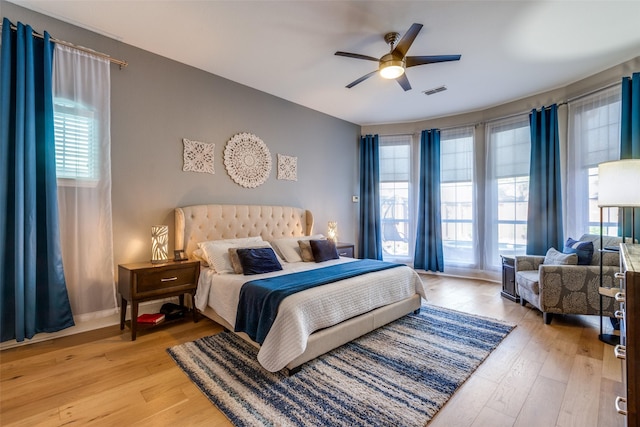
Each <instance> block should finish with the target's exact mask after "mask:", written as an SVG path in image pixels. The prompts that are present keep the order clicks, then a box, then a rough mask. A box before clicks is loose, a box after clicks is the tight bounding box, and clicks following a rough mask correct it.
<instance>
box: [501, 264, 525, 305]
mask: <svg viewBox="0 0 640 427" xmlns="http://www.w3.org/2000/svg"><path fill="white" fill-rule="evenodd" d="M500 257H501V258H502V291H501V292H500V295H502V296H503V297H504V298H507V299H509V300H511V301H514V302H519V301H520V296H519V295H518V293H517V292H516V267H515V263H516V259H515V258H513V257H509V256H505V255H500Z"/></svg>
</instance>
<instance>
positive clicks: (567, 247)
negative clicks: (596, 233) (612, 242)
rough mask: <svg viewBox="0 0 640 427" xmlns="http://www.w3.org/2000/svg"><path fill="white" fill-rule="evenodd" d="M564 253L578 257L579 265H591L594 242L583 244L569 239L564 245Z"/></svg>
mask: <svg viewBox="0 0 640 427" xmlns="http://www.w3.org/2000/svg"><path fill="white" fill-rule="evenodd" d="M562 252H564V253H565V254H576V255H578V265H591V260H592V259H593V242H581V241H579V240H573V239H572V238H571V237H569V238H568V239H567V242H566V243H565V244H564V249H562Z"/></svg>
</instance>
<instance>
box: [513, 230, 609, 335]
mask: <svg viewBox="0 0 640 427" xmlns="http://www.w3.org/2000/svg"><path fill="white" fill-rule="evenodd" d="M579 242H593V246H594V251H593V256H592V258H591V260H590V262H589V264H588V265H549V264H548V263H547V264H545V262H544V261H545V257H544V256H533V255H525V256H516V257H515V280H516V290H517V292H518V294H519V295H520V303H521V304H522V305H525V304H526V303H527V302H528V303H529V304H531V305H533V306H534V307H536V308H537V309H538V310H540V311H541V312H542V317H543V320H544V322H545V323H546V324H547V325H548V324H550V323H551V319H552V317H553V314H585V315H599V314H600V292H599V287H600V256H601V255H602V256H603V259H602V261H603V267H602V276H603V283H602V285H603V286H604V287H617V286H618V281H617V280H616V279H615V278H614V275H615V273H616V272H618V271H619V270H620V256H619V254H618V253H602V254H601V253H600V236H598V235H593V234H585V235H584V236H582V237H581V238H580V240H579ZM620 242H621V238H619V237H609V236H607V237H604V238H603V243H604V247H608V246H616V245H618V244H619V243H620ZM618 309H619V303H617V302H615V300H614V299H613V298H611V297H608V296H603V297H602V315H603V316H605V317H613V316H614V312H615V311H616V310H618Z"/></svg>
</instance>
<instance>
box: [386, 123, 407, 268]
mask: <svg viewBox="0 0 640 427" xmlns="http://www.w3.org/2000/svg"><path fill="white" fill-rule="evenodd" d="M412 141H413V138H412V137H411V135H393V136H381V137H380V152H379V161H380V215H381V225H382V250H383V258H384V259H386V260H398V261H408V260H409V259H410V257H411V256H412V253H413V242H414V238H413V234H414V231H413V230H415V225H414V222H415V221H414V215H413V193H412V187H413V185H412V183H411V180H412V170H413V169H412V156H411V153H412Z"/></svg>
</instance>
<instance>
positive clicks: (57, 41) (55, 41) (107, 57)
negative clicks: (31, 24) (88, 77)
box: [0, 24, 129, 69]
mask: <svg viewBox="0 0 640 427" xmlns="http://www.w3.org/2000/svg"><path fill="white" fill-rule="evenodd" d="M0 28H2V25H0ZM11 29H12V30H13V31H16V30H17V29H18V27H16V26H15V25H13V24H11ZM31 34H32V35H33V36H34V37H38V38H39V39H43V38H44V36H43V35H42V34H38V33H36V32H35V31H33V32H32V33H31ZM49 40H50V41H51V42H52V43H56V44H59V45H62V46H67V47H70V48H72V49H76V50H79V51H81V52H86V53H90V54H92V55H96V56H99V57H101V58H105V59H107V60H108V61H109V62H113V63H114V64H118V65H119V66H120V69H122V68H124V67H126V66H127V65H129V64H128V63H127V61H123V60H121V59H116V58H112V57H111V56H109V55H107V54H106V53H102V52H98V51H95V50H93V49H89V48H87V47H82V46H77V45H75V44H73V43H69V42H66V41H64V40H59V39H56V38H54V37H51V36H49Z"/></svg>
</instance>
